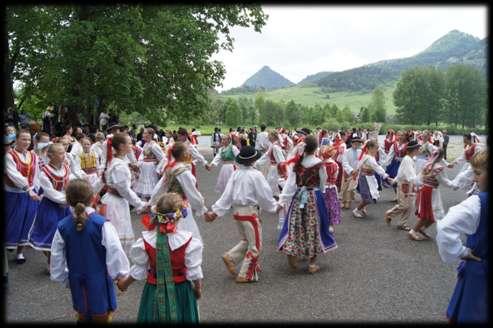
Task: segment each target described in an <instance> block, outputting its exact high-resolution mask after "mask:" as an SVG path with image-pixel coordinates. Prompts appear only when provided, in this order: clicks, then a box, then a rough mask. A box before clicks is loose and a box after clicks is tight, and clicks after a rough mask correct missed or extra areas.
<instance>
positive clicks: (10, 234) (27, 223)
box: [4, 191, 39, 248]
mask: <svg viewBox="0 0 493 328" xmlns="http://www.w3.org/2000/svg"><path fill="white" fill-rule="evenodd" d="M38 205H39V201H36V200H33V199H32V198H31V197H29V195H28V194H27V193H26V192H9V191H5V209H4V214H5V220H6V225H5V246H6V247H7V248H15V247H17V246H24V245H28V240H29V239H28V235H29V229H31V226H32V224H33V221H34V217H35V216H36V210H37V209H38Z"/></svg>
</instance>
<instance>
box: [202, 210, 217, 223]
mask: <svg viewBox="0 0 493 328" xmlns="http://www.w3.org/2000/svg"><path fill="white" fill-rule="evenodd" d="M204 218H205V221H206V222H212V221H214V220H215V219H216V218H217V214H216V213H214V212H212V211H208V212H207V213H205V214H204Z"/></svg>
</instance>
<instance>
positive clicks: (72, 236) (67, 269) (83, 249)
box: [50, 179, 130, 323]
mask: <svg viewBox="0 0 493 328" xmlns="http://www.w3.org/2000/svg"><path fill="white" fill-rule="evenodd" d="M93 195H94V193H93V190H92V187H91V185H90V184H89V183H88V182H87V181H85V180H80V179H77V180H72V181H70V183H69V185H68V186H67V190H66V198H67V203H68V204H69V205H70V214H69V215H68V216H66V217H65V218H63V219H62V220H61V221H60V222H59V223H58V227H57V230H56V232H55V235H54V238H53V243H52V245H51V261H50V262H51V264H50V272H51V273H50V275H51V280H52V281H55V282H60V283H64V284H66V285H67V286H69V287H70V292H71V294H72V304H73V308H74V310H75V311H76V312H77V321H78V322H80V323H82V322H95V323H107V322H110V321H111V316H112V313H113V312H114V311H115V310H116V308H117V303H116V294H115V289H114V286H113V280H118V279H122V278H123V277H125V276H126V275H127V274H128V272H129V271H130V265H129V262H128V259H127V256H126V255H125V252H124V251H123V249H122V245H121V243H120V240H119V239H118V234H117V232H116V230H115V228H114V227H113V225H112V224H111V223H110V222H108V221H106V220H105V218H104V217H103V216H101V215H99V214H97V213H96V212H95V210H94V209H93V208H92V207H90V204H91V202H92V198H93Z"/></svg>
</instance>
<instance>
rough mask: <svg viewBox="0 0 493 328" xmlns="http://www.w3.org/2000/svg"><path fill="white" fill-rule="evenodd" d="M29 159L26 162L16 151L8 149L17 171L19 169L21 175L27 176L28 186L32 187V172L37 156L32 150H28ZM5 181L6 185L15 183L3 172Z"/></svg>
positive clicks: (33, 171)
mask: <svg viewBox="0 0 493 328" xmlns="http://www.w3.org/2000/svg"><path fill="white" fill-rule="evenodd" d="M28 153H29V156H28V157H29V160H28V162H27V163H24V162H23V161H22V159H21V158H20V157H19V155H18V154H17V151H15V150H13V149H10V150H9V154H10V155H11V156H12V158H13V159H14V162H15V165H16V168H17V171H19V172H20V173H21V174H22V176H24V177H26V178H27V182H28V184H29V187H32V185H33V180H34V173H35V171H36V168H37V167H36V166H37V156H36V154H35V153H34V152H33V151H29V152H28ZM5 178H6V179H5V181H6V183H7V184H8V185H10V186H12V187H14V186H15V184H14V183H13V182H12V181H11V180H10V178H9V177H8V176H7V175H6V174H5Z"/></svg>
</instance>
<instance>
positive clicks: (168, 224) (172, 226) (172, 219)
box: [142, 208, 188, 233]
mask: <svg viewBox="0 0 493 328" xmlns="http://www.w3.org/2000/svg"><path fill="white" fill-rule="evenodd" d="M187 214H188V211H187V209H186V208H182V209H177V210H176V211H174V212H166V213H161V212H157V213H152V214H151V215H150V216H149V215H148V214H146V215H144V216H143V217H142V224H143V225H144V226H145V227H146V228H147V229H148V230H153V229H154V228H156V226H159V232H160V233H173V232H176V221H178V220H179V219H180V218H183V217H186V216H187Z"/></svg>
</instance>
